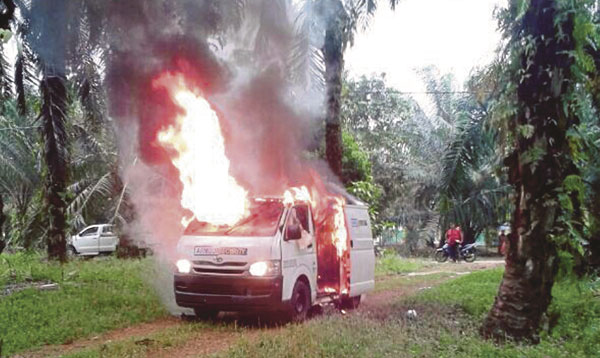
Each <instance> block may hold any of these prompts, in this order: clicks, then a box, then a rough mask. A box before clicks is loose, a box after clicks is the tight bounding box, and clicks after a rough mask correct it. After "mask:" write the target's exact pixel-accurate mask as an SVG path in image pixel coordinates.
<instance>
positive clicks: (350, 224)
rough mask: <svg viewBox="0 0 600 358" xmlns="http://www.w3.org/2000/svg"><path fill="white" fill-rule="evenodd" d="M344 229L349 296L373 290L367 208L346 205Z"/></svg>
mask: <svg viewBox="0 0 600 358" xmlns="http://www.w3.org/2000/svg"><path fill="white" fill-rule="evenodd" d="M345 214H346V227H347V228H348V232H349V235H350V265H351V267H350V270H351V273H350V296H351V297H354V296H358V295H360V294H363V293H365V292H368V291H371V290H373V289H374V288H375V251H374V245H373V234H372V232H371V222H370V220H369V211H368V207H367V206H361V205H346V207H345Z"/></svg>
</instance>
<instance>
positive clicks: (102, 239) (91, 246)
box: [67, 224, 119, 255]
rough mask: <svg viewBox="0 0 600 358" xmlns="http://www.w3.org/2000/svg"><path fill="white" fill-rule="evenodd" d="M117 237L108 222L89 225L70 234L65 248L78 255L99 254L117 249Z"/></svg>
mask: <svg viewBox="0 0 600 358" xmlns="http://www.w3.org/2000/svg"><path fill="white" fill-rule="evenodd" d="M118 244H119V238H118V237H117V235H116V234H115V233H114V226H113V225H110V224H100V225H91V226H88V227H86V228H85V229H83V230H81V231H80V232H79V233H78V234H77V235H73V236H71V238H70V239H69V242H68V243H67V250H69V251H70V252H71V253H73V254H79V255H99V254H100V253H110V252H114V251H116V250H117V245H118Z"/></svg>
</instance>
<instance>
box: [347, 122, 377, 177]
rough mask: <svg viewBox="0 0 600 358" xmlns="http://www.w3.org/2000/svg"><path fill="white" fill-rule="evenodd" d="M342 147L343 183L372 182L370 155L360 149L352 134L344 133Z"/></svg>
mask: <svg viewBox="0 0 600 358" xmlns="http://www.w3.org/2000/svg"><path fill="white" fill-rule="evenodd" d="M342 145H343V154H342V155H343V156H342V182H343V183H344V184H345V185H349V184H351V183H353V182H366V181H370V180H372V169H371V162H370V161H369V155H368V154H367V153H366V152H365V151H363V150H362V149H361V148H360V146H359V144H358V142H356V140H355V139H354V138H353V137H352V134H350V133H348V132H347V131H342Z"/></svg>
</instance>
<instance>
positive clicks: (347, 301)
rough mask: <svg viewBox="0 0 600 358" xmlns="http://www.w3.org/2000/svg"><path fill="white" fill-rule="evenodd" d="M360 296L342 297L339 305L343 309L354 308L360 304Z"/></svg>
mask: <svg viewBox="0 0 600 358" xmlns="http://www.w3.org/2000/svg"><path fill="white" fill-rule="evenodd" d="M360 298H361V296H354V297H344V298H342V304H341V307H342V309H344V310H355V309H357V308H358V306H359V305H360Z"/></svg>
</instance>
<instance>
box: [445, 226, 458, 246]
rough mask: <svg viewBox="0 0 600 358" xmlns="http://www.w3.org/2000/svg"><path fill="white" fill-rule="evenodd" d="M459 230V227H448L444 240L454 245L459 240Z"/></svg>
mask: <svg viewBox="0 0 600 358" xmlns="http://www.w3.org/2000/svg"><path fill="white" fill-rule="evenodd" d="M461 236H462V234H461V232H460V229H449V230H448V231H446V241H448V244H449V245H454V244H455V243H457V242H460V241H461Z"/></svg>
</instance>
